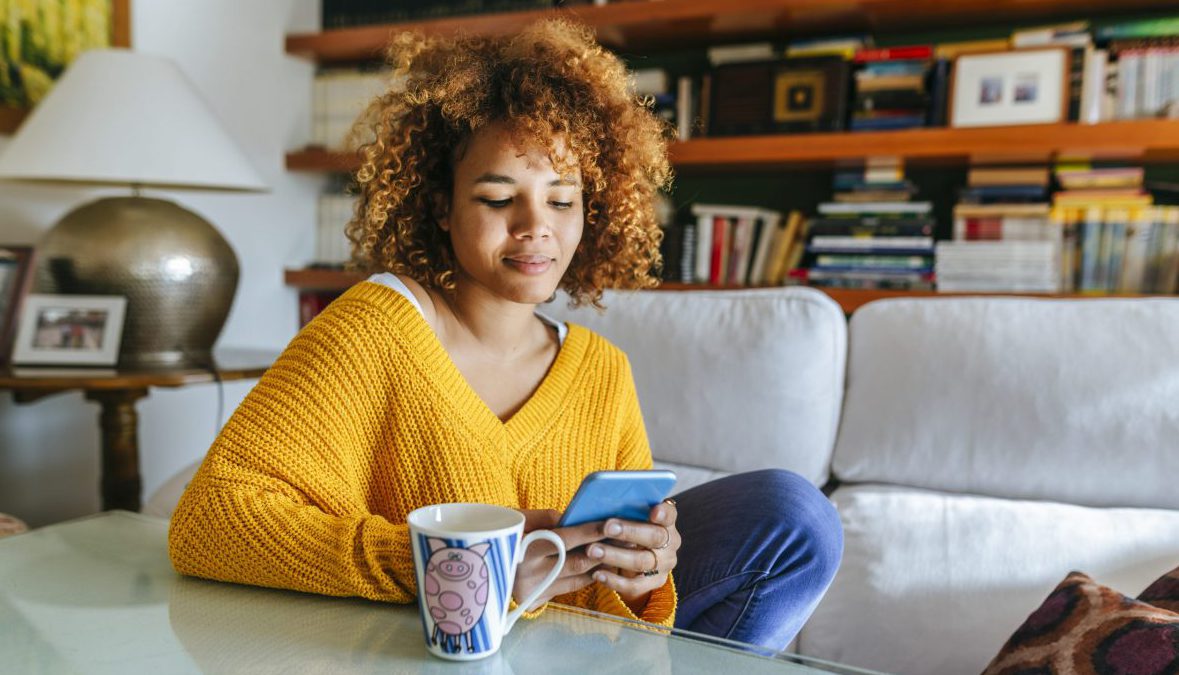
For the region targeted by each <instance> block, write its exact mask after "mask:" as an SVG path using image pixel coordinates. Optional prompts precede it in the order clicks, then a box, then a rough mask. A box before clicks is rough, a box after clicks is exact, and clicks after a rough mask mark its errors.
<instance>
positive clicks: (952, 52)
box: [651, 17, 1179, 138]
mask: <svg viewBox="0 0 1179 675" xmlns="http://www.w3.org/2000/svg"><path fill="white" fill-rule="evenodd" d="M1099 46H1100V48H1098V47H1099ZM1038 47H1058V48H1064V49H1066V50H1067V59H1066V61H1067V73H1066V74H1065V77H1064V81H1063V84H1062V91H1061V97H1062V99H1063V100H1064V101H1066V102H1067V105H1066V108H1067V114H1066V115H1064V117H1063V119H1064V120H1068V121H1074V122H1083V123H1089V124H1094V123H1098V122H1105V121H1111V120H1118V119H1139V118H1153V117H1177V118H1179V17H1164V18H1157V19H1146V20H1139V21H1129V22H1123V23H1118V24H1112V25H1107V26H1103V27H1101V28H1100V29H1097V30H1092V29H1091V28H1090V26H1089V24H1088V22H1085V21H1079V22H1072V23H1069V24H1060V25H1054V26H1045V27H1037V28H1029V29H1022V30H1016V31H1014V32H1013V33H1012V34H1011V35H1010V36H1009V37H1008V38H1003V39H989V40H968V41H961V42H948V43H940V44H917V45H905V46H891V47H876V46H875V45H874V43H873V39H872V38H871V36H868V35H854V36H844V37H834V38H820V39H807V40H798V41H795V42H792V43H790V44H789V45H787V46H786V47H785V49H780V48H778V47H777V46H775V45H774V44H772V43H769V42H761V43H754V44H740V45H719V46H714V47H711V48H709V49H708V57H709V63H710V66H711V68H710V70H708V71H707V72H704V73H677V75H678V76H677V77H669V78H667V81H668V82H669V83H674V88H672V87H667V88H664V89H662V90H658V91H654V92H651V93H652V94H653V95H655V96H657V97H667V98H669V99H671V100H672V101H674V103H671V104H670V105H669V107H671V108H674V109H675V110H676V111H677V114H678V115H680V116H683V115H685V114H688V115H692V118H691V119H690V120H688V121H686V122H682V123H681V124H680V125H679V126H680V136H681V138H685V137H688V136H701V135H718V136H721V135H741V134H757V133H780V132H800V131H840V130H845V129H851V130H881V129H905V128H913V127H923V126H945V125H947V124H951V125H953V124H954V121H953V120H951V119H949V115H948V111H949V110H950V108H951V104H950V99H952V98H953V97H954V93H953V92H952V91H951V86H950V85H951V84H952V83H953V79H954V78H953V70H954V61H955V59H956V58H957V57H959V56H964V55H972V54H986V53H989V52H1007V51H1011V50H1017V49H1034V48H1038ZM742 66H745V67H742ZM816 72H819V73H821V77H819V78H818V79H819V80H821V82H819V81H818V80H816V75H815V73H816ZM1006 75H1011V74H1005V73H1001V72H997V73H996V76H1006ZM1047 86H1048V84H1047V83H1040V82H1039V81H1038V80H1037V84H1036V85H1035V87H1036V89H1032V90H1029V92H1028V93H1026V95H1027V96H1029V97H1031V98H1030V99H1028V100H1036V97H1038V96H1043V95H1044V92H1040V91H1039V90H1038V88H1039V87H1047ZM758 87H760V88H763V89H765V91H764V92H762V93H761V94H760V95H758V94H757V93H756V89H757V88H758ZM783 87H785V88H786V91H789V92H791V96H792V97H794V98H791V99H786V100H783V99H782V92H780V91H778V89H781V88H783ZM832 92H834V93H832ZM685 96H687V97H688V98H689V99H690V100H686V101H685V100H677V99H684V97H685ZM1021 100H1023V99H1021ZM751 106H752V107H751ZM753 108H762V109H763V110H761V111H760V112H758V111H755V110H753ZM755 112H757V114H754V113H755ZM962 124H964V125H965V124H969V125H970V126H977V123H974V122H971V123H967V122H962ZM685 130H688V131H690V132H691V133H690V134H685Z"/></svg>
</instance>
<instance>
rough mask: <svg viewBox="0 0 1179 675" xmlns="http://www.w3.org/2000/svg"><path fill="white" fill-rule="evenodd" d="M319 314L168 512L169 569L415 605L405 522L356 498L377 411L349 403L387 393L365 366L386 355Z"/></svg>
mask: <svg viewBox="0 0 1179 675" xmlns="http://www.w3.org/2000/svg"><path fill="white" fill-rule="evenodd" d="M330 309H331V308H329V310H330ZM328 313H329V311H328V310H325V313H324V314H328ZM324 321H327V322H329V323H330V321H331V319H324V318H323V315H321V317H318V318H317V319H316V321H313V322H312V324H310V325H309V326H308V327H307V328H305V329H304V330H303V331H302V332H301V333H300V334H299V335H298V336H296V337H295V339H294V340H293V341H292V342H291V344H290V345H289V346H288V347H287V349H286V350H285V351H284V352H283V354H282V356H280V357H279V359H278V361H277V362H276V363H275V364H274V365H273V366H272V367H271V368H270V369H269V370H268V371H267V372H266V373H265V374H264V375H263V376H262V378H261V379H260V380H259V382H258V384H257V386H255V387H254V389H253V390H252V391H251V392H250V393H249V395H247V397H246V399H245V400H244V401H243V402H242V404H241V405H240V406H239V407H238V409H237V410H236V411H235V412H234V414H233V416H232V417H231V418H230V420H229V422H228V423H227V424H226V425H225V427H224V429H222V431H221V433H220V434H219V436H218V437H217V439H216V440H215V441H214V443H213V446H212V447H211V448H210V450H209V453H208V455H207V456H206V458H205V461H204V463H203V464H202V465H201V468H200V469H199V470H198V471H197V474H196V475H195V476H194V477H193V480H192V482H191V483H190V484H189V487H188V488H187V490H186V491H185V493H184V495H183V497H182V498H181V500H180V503H179V505H178V507H177V509H176V511H175V513H174V515H173V517H172V523H171V526H170V530H169V535H168V544H169V554H170V556H171V559H172V564H173V566H174V567H175V568H176V570H177V571H178V572H180V573H182V574H188V575H193V576H200V577H205V578H209V579H216V580H221V581H231V582H237V583H244V584H253V585H260V586H269V587H274V588H286V589H293V590H298V591H307V592H314V593H322V594H327V595H338V596H362V597H366V598H370V599H374V600H384V601H391V602H402V603H409V602H413V601H414V599H415V593H416V582H415V580H414V571H413V565H412V562H410V561H412V552H411V550H410V546H409V534H408V528H407V526H406V525H404V524H393V523H390V522H389V521H388V520H386V519H385V518H383V517H381V516H379V515H375V514H374V513H372V512H370V510H369V508H368V507H367V505H366V502H365V499H364V498H363V491H362V489H363V488H362V484H361V483H362V478H361V477H362V476H363V475H364V470H363V468H362V467H361V464H362V463H363V457H362V456H361V455H362V454H363V453H362V452H360V451H359V450H358V449H359V448H362V447H363V446H364V440H363V438H364V437H365V436H366V435H367V434H366V432H367V430H369V429H371V428H372V425H373V424H374V423H375V421H374V420H373V419H371V417H372V412H371V409H372V408H373V407H374V406H357V405H349V404H348V402H349V401H355V400H356V399H357V397H370V399H371V397H378V396H382V395H384V396H388V394H387V393H383V392H382V389H381V387H379V384H378V380H379V376H378V374H377V369H376V368H375V367H374V366H373V365H372V363H373V362H374V361H378V362H379V361H380V360H381V359H382V358H387V354H385V355H382V354H378V353H377V352H379V351H380V350H379V349H378V348H377V347H376V346H374V345H373V344H372V343H373V341H372V340H369V341H367V342H366V341H365V340H364V336H363V334H358V333H360V332H352V331H330V330H325V329H324V328H323V326H324Z"/></svg>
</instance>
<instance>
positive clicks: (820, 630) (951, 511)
mask: <svg viewBox="0 0 1179 675" xmlns="http://www.w3.org/2000/svg"><path fill="white" fill-rule="evenodd" d="M832 498H833V500H834V502H835V504H836V507H837V508H838V509H839V512H840V518H841V521H842V523H843V527H844V554H843V564H842V565H841V567H840V569H839V572H838V573H837V574H836V576H835V580H834V582H833V583H832V585H831V588H830V589H829V590H828V591H827V595H826V596H825V597H824V598H823V600H822V602H821V603H819V607H818V609H817V610H816V611H815V613H814V615H812V617H811V619H810V621H809V622H808V623H807V624H806V626H805V627H804V628H803V631H802V634H801V636H800V642H799V651H800V652H801V653H803V654H806V655H808V656H814V657H818V658H824V659H829V660H833V661H837V662H841V663H848V664H850V665H854V666H861V667H865V668H870V669H873V670H878V671H883V672H890V673H905V674H906V675H956V674H958V673H963V674H965V673H970V674H972V675H973V674H977V673H979V672H980V671H982V669H983V668H984V667H986V665H987V663H988V662H989V661H990V660H991V658H992V657H993V656H994V655H995V654H996V653H998V652H999V648H1000V647H1001V646H1002V645H1003V643H1004V641H1005V640H1006V639H1007V638H1008V636H1010V635H1011V633H1012V631H1014V630H1015V628H1016V627H1017V626H1019V625H1020V623H1021V622H1023V620H1024V619H1025V618H1026V617H1027V616H1028V614H1030V613H1031V612H1032V610H1034V609H1035V608H1036V607H1037V606H1038V605H1039V604H1040V602H1041V601H1042V600H1043V599H1044V598H1045V597H1046V596H1047V595H1048V593H1049V592H1050V591H1051V590H1052V588H1053V587H1054V586H1055V585H1056V584H1057V583H1058V582H1059V581H1060V580H1061V579H1062V578H1064V576H1065V575H1066V574H1067V573H1068V572H1069V571H1070V570H1074V569H1084V570H1087V571H1088V572H1089V573H1090V574H1092V575H1093V576H1094V577H1095V578H1097V579H1101V580H1102V582H1103V583H1106V584H1108V585H1110V586H1111V587H1113V588H1117V589H1121V590H1123V591H1125V592H1127V593H1128V594H1132V593H1137V592H1138V591H1139V590H1141V589H1143V588H1146V586H1147V584H1149V583H1150V582H1151V581H1152V580H1154V579H1156V578H1158V576H1159V575H1160V574H1162V573H1163V572H1165V571H1167V570H1169V569H1172V568H1174V567H1175V565H1176V561H1179V512H1174V511H1167V510H1160V509H1130V508H1089V507H1083V506H1073V505H1066V504H1056V503H1051V502H1033V501H1015V500H1007V499H998V498H993V497H976V496H970V495H955V494H949V493H942V492H933V491H927V490H915V489H907V488H898V487H891V486H889V487H884V486H870V485H864V486H852V487H848V486H844V487H841V488H839V489H837V490H836V491H835V492H834V493H833V494H832Z"/></svg>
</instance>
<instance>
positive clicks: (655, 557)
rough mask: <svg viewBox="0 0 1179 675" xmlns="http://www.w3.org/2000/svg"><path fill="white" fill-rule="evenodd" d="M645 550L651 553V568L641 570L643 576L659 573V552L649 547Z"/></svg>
mask: <svg viewBox="0 0 1179 675" xmlns="http://www.w3.org/2000/svg"><path fill="white" fill-rule="evenodd" d="M647 551H648V552H650V553H651V569H649V570H645V571H644V572H643V576H645V577H653V576H655V575H656V574H659V554H657V553H655V551H652V550H651V549H647Z"/></svg>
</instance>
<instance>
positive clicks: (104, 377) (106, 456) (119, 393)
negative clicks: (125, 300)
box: [0, 349, 278, 511]
mask: <svg viewBox="0 0 1179 675" xmlns="http://www.w3.org/2000/svg"><path fill="white" fill-rule="evenodd" d="M277 356H278V355H277V354H275V353H273V352H263V351H255V350H244V349H226V350H218V351H216V352H215V353H214V361H215V362H216V365H215V366H214V368H212V369H202V368H196V367H181V368H172V369H156V370H148V369H130V368H129V369H122V368H120V369H116V370H113V371H111V370H107V371H100V370H96V371H95V373H93V374H90V373H86V372H83V371H81V370H80V369H78V368H68V369H67V368H58V369H53V368H23V367H20V366H16V367H13V366H9V367H5V368H0V389H9V390H11V391H12V396H13V399H14V400H15V401H16V402H17V403H32V402H34V401H37V400H38V399H41V398H44V397H46V396H51V395H53V394H60V393H63V392H67V391H73V390H75V389H81V390H82V391H83V392H84V394H85V396H86V399H87V400H90V401H94V402H96V403H98V404H99V406H100V407H101V412H100V413H99V416H98V424H99V428H100V429H101V430H102V480H101V485H102V508H103V510H104V511H109V510H111V509H126V510H128V511H138V510H139V507H140V499H141V492H142V489H143V487H142V481H141V479H140V477H139V414H138V413H137V412H136V410H135V402H136V401H138V400H139V399H141V398H144V397H146V396H147V395H148V394H149V393H150V391H149V388H150V387H173V388H174V387H187V386H188V385H190V384H200V383H203V382H213V381H216V380H221V381H223V382H228V381H232V380H243V379H249V378H256V377H261V375H262V373H264V372H266V369H267V368H269V367H270V364H272V363H274V360H275V358H277ZM55 371H57V372H55Z"/></svg>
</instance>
